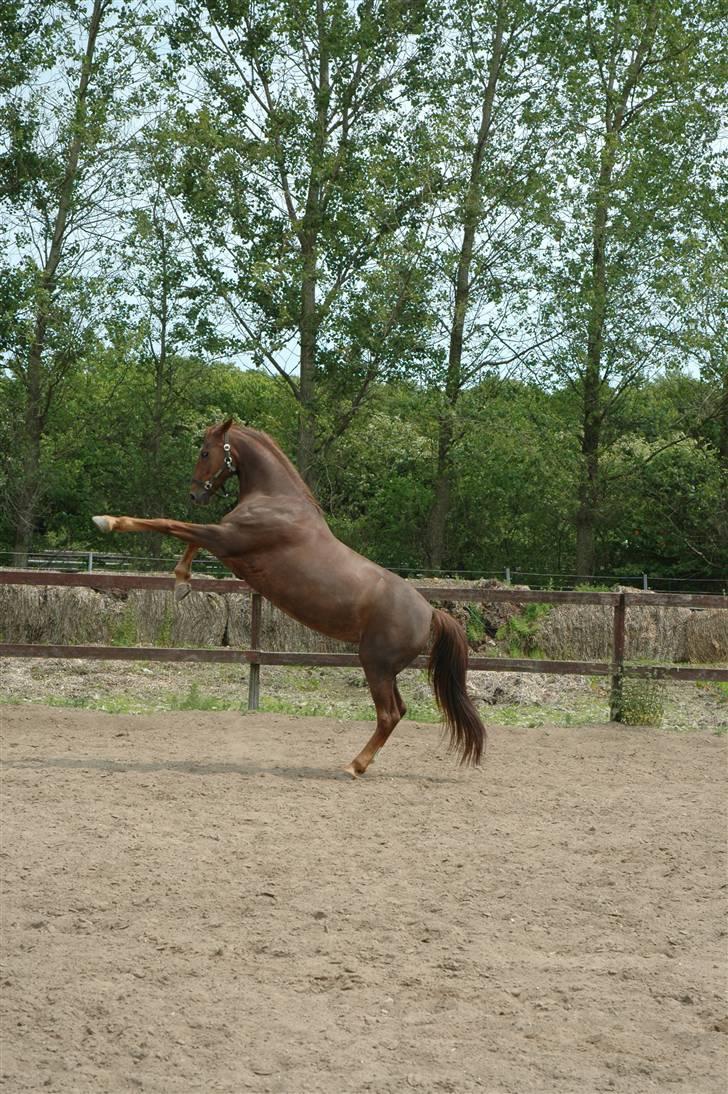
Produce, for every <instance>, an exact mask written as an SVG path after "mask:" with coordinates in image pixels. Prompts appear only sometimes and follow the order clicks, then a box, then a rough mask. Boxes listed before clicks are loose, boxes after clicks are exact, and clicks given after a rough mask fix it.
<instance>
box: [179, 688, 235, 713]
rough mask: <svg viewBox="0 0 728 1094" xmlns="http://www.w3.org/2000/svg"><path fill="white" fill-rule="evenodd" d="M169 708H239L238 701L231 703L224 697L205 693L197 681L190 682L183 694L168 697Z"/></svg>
mask: <svg viewBox="0 0 728 1094" xmlns="http://www.w3.org/2000/svg"><path fill="white" fill-rule="evenodd" d="M170 709H171V710H231V709H232V710H241V709H242V705H241V704H239V703H235V704H231V703H230V702H229V701H228V700H226V699H219V698H217V697H216V696H214V695H205V694H204V693H202V692H201V691H200V688H199V685H198V684H197V683H192V684H190V686H189V688H188V690H187V692H186V694H185V695H173V696H172V697H171V699H170Z"/></svg>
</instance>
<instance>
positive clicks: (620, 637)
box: [609, 593, 625, 722]
mask: <svg viewBox="0 0 728 1094" xmlns="http://www.w3.org/2000/svg"><path fill="white" fill-rule="evenodd" d="M624 619H625V601H624V593H620V594H619V600H618V601H617V603H616V604H615V605H614V631H613V638H612V691H611V695H610V699H609V720H610V721H611V722H621V721H622V684H623V683H624Z"/></svg>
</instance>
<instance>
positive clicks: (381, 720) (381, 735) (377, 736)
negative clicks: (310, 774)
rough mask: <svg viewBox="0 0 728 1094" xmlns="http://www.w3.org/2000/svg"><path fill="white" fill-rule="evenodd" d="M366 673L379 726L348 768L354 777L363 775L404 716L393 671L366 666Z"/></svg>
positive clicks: (402, 704)
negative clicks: (377, 669) (401, 711)
mask: <svg viewBox="0 0 728 1094" xmlns="http://www.w3.org/2000/svg"><path fill="white" fill-rule="evenodd" d="M364 673H365V675H366V678H367V683H368V684H369V690H370V691H371V693H372V699H373V700H374V706H375V707H376V709H377V728H376V729H375V730H374V733H373V734H372V736H371V737H370V738H369V740H368V741H367V743H366V744H365V745H364V748H363V749H362V750H361V752H360V753H359V755H358V756H355V758H354V759H353V760H352V761H351V763H350V764H349V766H348V767H347V768H346V770H347V771H348V772H349V774H350V775H351V776H353V778H355V779H356V778H357V777H358V776H359V775H363V774H364V772H365V771H366V769H367V768H368V767H369V764H370V763H371V762H372V760H373V759H374V757H375V756H376V754H377V752H379V749H380V748H382V747H383V745H385V744H386V743H387V740H388V739H389V736H390V734H391V733H392V730H393V729H394V727H395V726H396V725H397V722H398V721H399V720H400V718H401V717H402V715H401V713H400V710H401V709H403V708H404V703H402V699H401V697H400V698H399V700H398V698H397V697H398V695H399V693H398V691H397V685H396V683H395V678H394V676H393V674H392V673H391V671H388V672H383V671H376V670H373V669H367V668H366V666H365V668H364Z"/></svg>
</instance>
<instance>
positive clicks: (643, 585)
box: [642, 574, 648, 593]
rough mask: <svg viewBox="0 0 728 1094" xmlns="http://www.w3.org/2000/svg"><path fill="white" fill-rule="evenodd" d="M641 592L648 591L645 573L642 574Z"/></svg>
mask: <svg viewBox="0 0 728 1094" xmlns="http://www.w3.org/2000/svg"><path fill="white" fill-rule="evenodd" d="M642 592H643V593H646V592H648V589H647V574H642Z"/></svg>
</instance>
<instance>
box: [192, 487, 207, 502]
mask: <svg viewBox="0 0 728 1094" xmlns="http://www.w3.org/2000/svg"><path fill="white" fill-rule="evenodd" d="M211 496H212V495H211V493H210V491H209V490H208V489H207V487H205V486H203V487H202V488H201V489H200V490H190V501H191V502H193V503H194V504H195V505H207V504H208V502H209V500H210V498H211Z"/></svg>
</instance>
